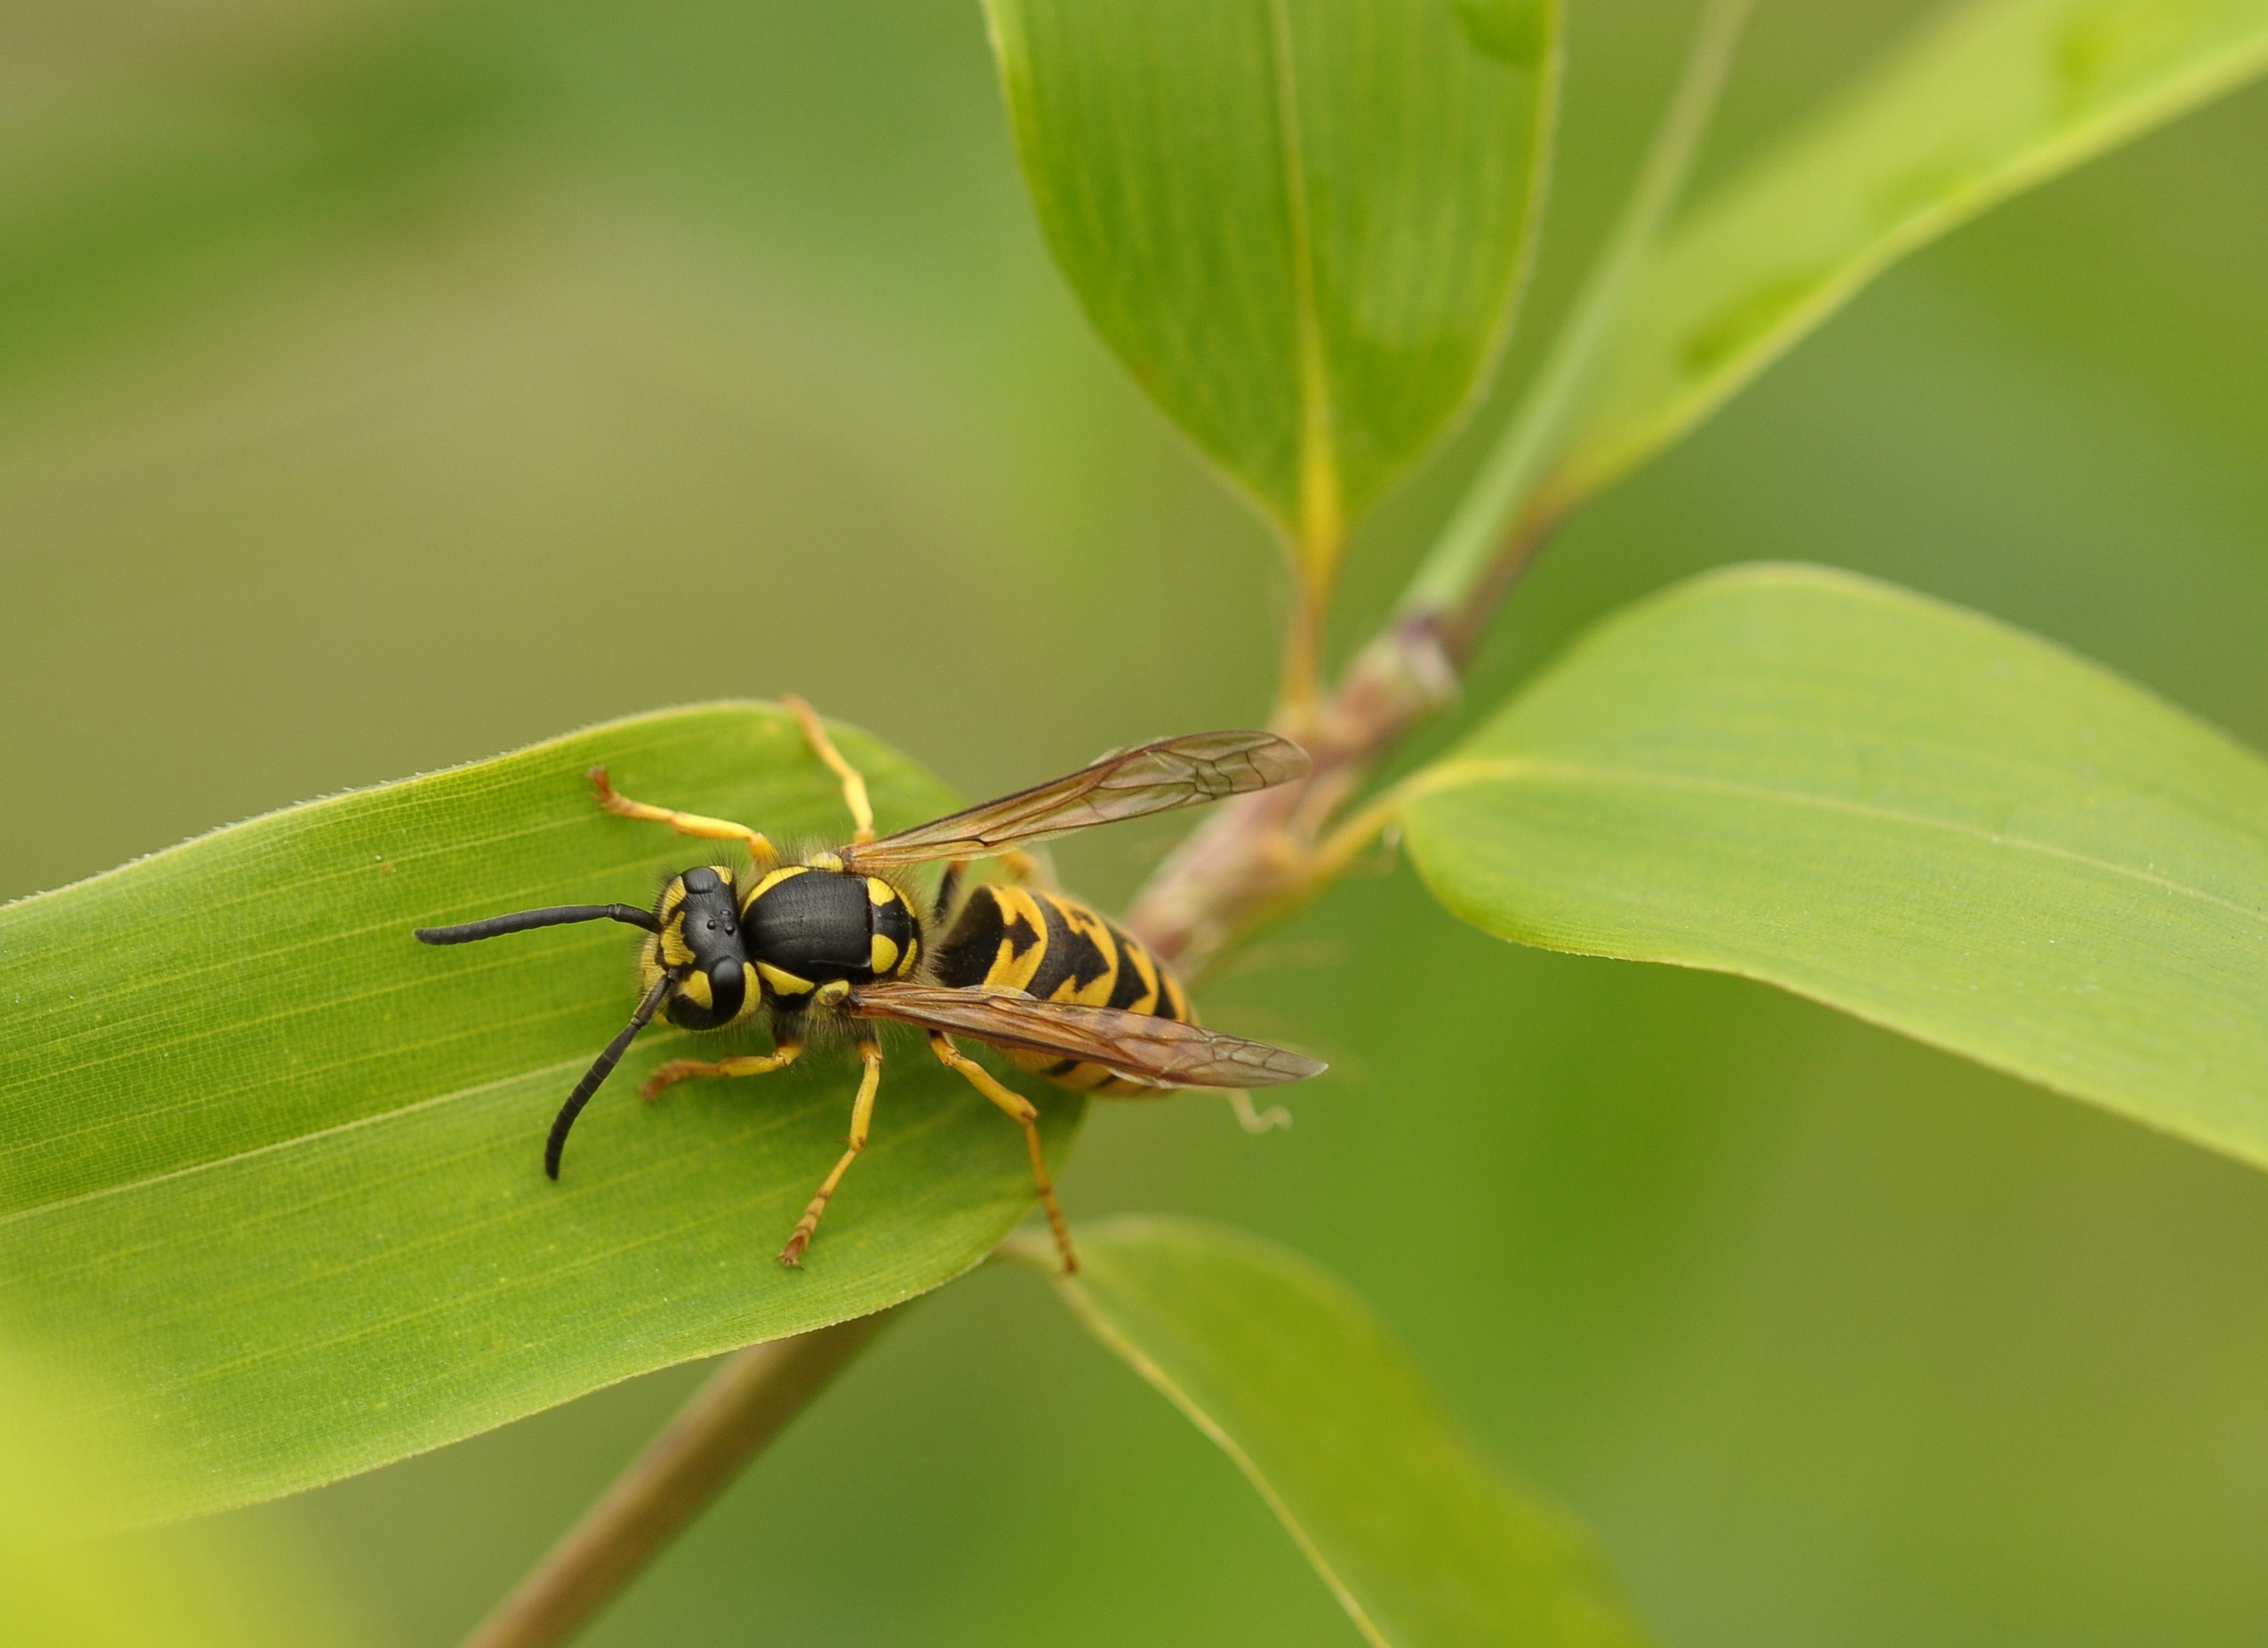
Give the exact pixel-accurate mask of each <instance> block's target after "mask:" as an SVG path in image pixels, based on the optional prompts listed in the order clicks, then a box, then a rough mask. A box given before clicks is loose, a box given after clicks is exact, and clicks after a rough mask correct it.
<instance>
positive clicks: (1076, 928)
mask: <svg viewBox="0 0 2268 1648" xmlns="http://www.w3.org/2000/svg"><path fill="white" fill-rule="evenodd" d="M936 973H937V982H939V983H940V984H944V985H947V986H949V987H952V988H954V989H961V990H967V989H972V988H974V987H976V986H978V985H989V986H990V987H992V988H994V989H996V990H1022V991H1024V992H1025V993H1027V995H1031V996H1035V997H1038V998H1039V999H1040V1000H1042V1001H1055V1002H1073V1003H1077V1004H1079V1005H1081V1006H1086V1007H1116V1008H1117V1009H1119V1010H1120V1011H1121V1012H1138V1013H1147V1014H1150V1015H1151V1016H1152V1017H1154V1018H1159V1019H1177V1020H1179V1021H1180V1022H1182V1023H1183V1024H1193V1023H1195V1022H1196V1019H1195V1017H1194V1015H1192V1014H1191V1012H1190V1011H1189V996H1188V994H1187V993H1186V992H1185V991H1184V990H1182V982H1181V981H1180V980H1179V979H1177V978H1175V976H1174V972H1173V969H1172V968H1171V967H1167V965H1166V964H1165V963H1164V962H1163V961H1160V960H1159V959H1158V958H1157V957H1156V956H1154V955H1152V953H1150V950H1149V947H1148V946H1147V945H1144V944H1143V943H1142V941H1141V940H1140V939H1138V938H1135V937H1134V936H1133V935H1132V934H1130V933H1129V932H1127V931H1125V930H1124V929H1123V928H1121V927H1119V926H1118V925H1117V924H1116V923H1113V922H1110V921H1108V920H1106V919H1105V918H1104V917H1103V916H1100V915H1098V914H1096V912H1094V910H1092V909H1088V908H1087V907H1086V905H1084V904H1082V903H1080V902H1079V901H1078V900H1076V899H1070V898H1065V897H1064V895H1063V894H1060V893H1040V892H1034V891H1032V890H1031V889H1029V888H1026V887H1004V886H1000V885H998V884H997V883H993V884H987V885H985V886H983V887H976V888H975V889H974V890H973V891H971V892H970V894H969V895H968V902H967V903H965V904H963V905H962V906H961V910H960V912H959V914H958V915H957V916H955V917H954V923H953V931H951V932H950V933H948V934H947V935H946V938H945V940H944V942H943V943H942V944H941V945H939V948H938V954H937V968H936ZM1004 1056H1005V1057H1006V1058H1007V1059H1009V1061H1010V1062H1011V1063H1014V1064H1016V1065H1017V1066H1018V1067H1019V1068H1020V1069H1023V1070H1030V1071H1032V1072H1033V1073H1035V1075H1040V1076H1044V1077H1046V1078H1048V1079H1049V1081H1051V1082H1054V1083H1056V1084H1057V1085H1060V1086H1064V1087H1071V1088H1076V1089H1078V1090H1079V1091H1081V1092H1097V1093H1159V1092H1162V1091H1164V1090H1163V1089H1161V1088H1157V1087H1154V1086H1152V1085H1148V1084H1146V1083H1142V1082H1136V1081H1130V1080H1127V1079H1124V1078H1121V1077H1119V1076H1118V1075H1117V1074H1116V1072H1115V1071H1112V1070H1108V1069H1106V1068H1105V1067H1104V1066H1102V1065H1100V1064H1092V1063H1081V1062H1079V1061H1078V1060H1076V1059H1061V1058H1051V1057H1049V1056H1046V1055H1043V1054H1034V1053H1020V1052H1016V1051H1013V1050H1005V1049H1004Z"/></svg>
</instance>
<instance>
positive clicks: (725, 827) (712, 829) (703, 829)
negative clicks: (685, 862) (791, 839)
mask: <svg viewBox="0 0 2268 1648" xmlns="http://www.w3.org/2000/svg"><path fill="white" fill-rule="evenodd" d="M590 778H591V787H592V788H593V790H595V791H598V792H599V805H600V806H602V807H604V808H606V809H607V811H608V812H609V813H613V814H615V816H616V817H617V818H633V819H644V820H646V821H647V822H648V823H651V824H666V825H668V826H669V828H672V829H674V830H675V831H676V832H677V833H678V834H679V835H697V836H699V837H700V838H701V839H702V840H703V841H736V842H746V843H747V849H748V856H749V857H752V858H754V859H755V861H756V864H757V867H758V868H760V869H761V868H762V867H763V866H764V865H766V864H777V862H778V861H779V855H778V854H777V853H776V852H774V851H773V850H772V844H771V842H768V841H766V840H765V839H764V836H763V832H762V830H752V829H750V828H748V827H747V825H745V824H735V823H733V820H730V819H719V818H704V817H703V816H702V815H701V814H700V813H680V812H678V811H677V810H675V809H674V808H673V807H660V806H648V805H647V804H646V803H644V802H643V801H633V800H631V799H630V798H629V797H628V796H626V795H620V794H617V793H616V792H615V787H614V785H613V784H609V783H608V782H607V769H605V768H603V767H593V768H592V769H591V772H590Z"/></svg>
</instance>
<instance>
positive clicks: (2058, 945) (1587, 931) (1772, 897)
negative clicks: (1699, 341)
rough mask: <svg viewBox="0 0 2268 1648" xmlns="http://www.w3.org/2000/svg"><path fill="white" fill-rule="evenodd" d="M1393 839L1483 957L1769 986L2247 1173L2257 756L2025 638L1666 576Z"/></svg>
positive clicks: (1864, 583) (1454, 762) (2257, 1088)
mask: <svg viewBox="0 0 2268 1648" xmlns="http://www.w3.org/2000/svg"><path fill="white" fill-rule="evenodd" d="M1403 813H1404V819H1405V822H1406V827H1407V830H1408V838H1409V842H1410V850H1411V855H1412V857H1414V858H1415V859H1416V861H1417V864H1418V868H1419V870H1420V871H1421V872H1423V873H1424V875H1425V879H1426V882H1427V884H1428V885H1429V886H1431V887H1432V889H1433V890H1434V892H1435V893H1436V894H1438V895H1439V896H1440V899H1441V901H1443V902H1444V903H1445V904H1447V906H1448V907H1449V908H1450V909H1453V910H1454V911H1455V912H1456V913H1457V914H1459V915H1461V916H1463V917H1465V919H1467V920H1468V921H1470V922H1472V923H1475V924H1476V925H1477V926H1480V927H1483V928H1485V929H1487V930H1488V931H1491V932H1493V933H1497V934H1499V935H1500V936H1502V937H1504V938H1514V939H1518V940H1520V941H1521V942H1523V943H1527V944H1535V945H1544V946H1546V947H1549V948H1552V949H1559V950H1573V951H1580V952H1584V953H1592V954H1599V955H1612V956H1623V957H1626V958H1629V959H1631V960H1647V961H1668V962H1674V963H1676V964H1678V965H1680V966H1685V967H1711V968H1715V969H1717V970H1719V971H1722V972H1727V973H1740V974H1745V975H1749V976H1750V977H1753V978H1759V979H1764V980H1768V981H1770V982H1772V983H1775V984H1779V985H1784V986H1785V987H1786V988H1787V989H1789V990H1796V991H1799V992H1800V993H1801V994H1803V995H1807V996H1811V997H1816V998H1817V999H1819V1000H1821V1001H1823V1002H1826V1003H1829V1004H1831V1005H1833V1006H1837V1007H1840V1008H1842V1009H1844V1010H1845V1011H1846V1012H1852V1013H1856V1014H1858V1015H1859V1017H1861V1018H1865V1019H1873V1020H1874V1021H1875V1022H1877V1023H1880V1024H1883V1025H1888V1026H1890V1027H1892V1028H1894V1029H1896V1030H1901V1031H1904V1033H1905V1034H1909V1035H1911V1036H1915V1037H1917V1038H1918V1039H1920V1040H1922V1041H1930V1042H1934V1043H1936V1044H1937V1045H1938V1046H1940V1047H1944V1048H1951V1049H1952V1050H1953V1051H1955V1052H1957V1053H1962V1054H1965V1055H1967V1056H1970V1057H1971V1058H1975V1059H1977V1060H1979V1061H1980V1062H1982V1063H1987V1064H1991V1065H1994V1066H1997V1067H1998V1068H1999V1069H2002V1070H2009V1071H2013V1072H2014V1073H2015V1074H2017V1075H2019V1076H2023V1077H2027V1078H2030V1079H2031V1080H2034V1081H2036V1082H2039V1083H2042V1084H2043V1085H2046V1086H2049V1087H2052V1088H2055V1089H2057V1090H2058V1091H2059V1092H2062V1093H2070V1094H2072V1095H2073V1096H2075V1097H2078V1098H2081V1099H2088V1100H2093V1101H2095V1103H2098V1104H2101V1105H2102V1106H2104V1107H2108V1108H2110V1109H2112V1110H2115V1111H2117V1112H2118V1113H2120V1114H2121V1115H2127V1116H2131V1117H2132V1118H2134V1119H2135V1120H2137V1121H2139V1122H2147V1123H2149V1124H2151V1125H2152V1126H2154V1127H2160V1128H2163V1129H2166V1130H2168V1131H2169V1132H2172V1133H2176V1134H2179V1135H2181V1136H2182V1137H2186V1138H2191V1139H2194V1140H2196V1141H2198V1142H2199V1143H2201V1144H2208V1145H2211V1146H2213V1148H2215V1149H2217V1150H2221V1151H2228V1153H2229V1154H2231V1155H2233V1156H2236V1157H2239V1158H2242V1159H2244V1160H2246V1161H2250V1162H2252V1163H2254V1164H2255V1165H2257V1166H2268V762H2264V761H2262V760H2261V759H2260V757H2259V756H2257V754H2253V753H2252V752H2250V751H2249V750H2247V749H2244V748H2242V747H2240V746H2239V745H2237V744H2235V742H2233V741H2232V740H2230V739H2228V738H2227V737H2225V736H2224V735H2222V734H2221V733H2220V732H2215V731H2214V730H2213V729H2212V728H2211V727H2208V726H2205V725H2200V724H2199V723H2198V722H2197V721H2194V720H2192V719H2191V718H2190V717H2187V716H2185V715H2183V714H2182V713H2181V712H2180V711H2179V710H2175V709H2173V708H2172V707H2170V706H2169V705H2168V704H2166V703H2163V702H2161V700H2159V699H2157V698H2154V697H2153V696H2151V695H2149V694H2148V693H2147V692H2144V691H2142V690H2141V689H2140V688H2137V687H2134V686H2132V684H2130V683H2128V682H2126V681H2121V680H2119V679H2118V678H2117V677H2116V676H2114V675H2112V674H2110V673H2108V672H2107V671H2104V670H2102V669H2100V668H2098V667H2096V666H2094V665H2091V664H2088V663H2087V662H2086V661H2084V660H2083V659H2080V658H2074V657H2073V656H2072V655H2071V654H2070V653H2068V652H2066V651H2063V650H2061V649H2060V648H2058V647H2055V646H2052V645H2051V644H2048V643H2046V642H2043V641H2041V640H2038V639H2036V637H2034V636H2028V635H2025V634H2023V633H2021V632H2020V631H2018V630H2014V629H2009V628H2007V627H2006V626H2005V625H2002V624H1999V623H1996V622H1993V621H1992V620H1991V619H1988V618H1984V617H1980V616H1978V615H1977V614H1973V613H1967V612H1962V611H1961V610H1959V609H1958V608H1955V607H1946V606H1943V605H1940V603H1938V602H1935V601H1932V600H1925V599H1924V598H1922V597H1920V596H1917V595H1912V594H1909V593H1907V592H1904V591H1901V590H1896V589H1893V588H1890V587H1889V586H1887V585H1881V584H1876V583H1873V582H1870V581H1868V580H1867V579H1864V578H1854V577H1852V576H1849V575H1847V574H1843V573H1837V572H1830V571H1827V570H1823V569H1818V568H1807V567H1755V568H1746V569H1740V570H1733V571H1729V572H1724V573H1719V574H1712V575H1711V576H1707V577H1704V578H1696V579H1694V580H1692V581H1690V582H1689V583H1686V584H1683V585H1678V586H1677V587H1676V588H1674V589H1672V590H1670V591H1668V592H1666V593H1664V594H1662V595H1660V596H1657V597H1655V598H1654V599H1653V600H1648V601H1646V602H1644V603H1642V604H1640V605H1639V606H1638V607H1634V608H1632V609H1631V610H1630V611H1628V612H1625V613H1624V614H1621V615H1619V616H1617V617H1616V618H1613V619H1610V620H1609V621H1608V622H1605V623H1604V624H1602V625H1601V626H1600V627H1599V629H1596V630H1594V632H1593V633H1592V634H1591V635H1590V636H1587V638H1586V639H1584V640H1583V641H1581V642H1580V643H1579V644H1577V645H1576V646H1575V647H1574V649H1573V650H1572V651H1571V652H1570V653H1569V654H1568V656H1567V657H1566V658H1564V659H1563V660H1562V661H1561V662H1560V663H1559V664H1558V665H1557V666H1555V667H1554V668H1552V669H1551V670H1550V672H1548V673H1546V674H1545V675H1544V676H1543V678H1542V679H1541V680H1540V681H1537V682H1536V683H1535V685H1534V686H1533V687H1531V688H1528V690H1527V691H1526V692H1525V693H1523V694H1521V695H1520V696H1519V697H1518V698H1516V699H1515V700H1514V701H1513V703H1512V704H1511V705H1510V706H1509V707H1508V708H1506V710H1504V711H1503V713H1502V714H1500V715H1499V717H1497V718H1496V719H1495V720H1494V721H1493V722H1491V724H1490V725H1488V726H1486V727H1485V728H1484V729H1483V730H1482V731H1481V732H1479V733H1478V734H1476V736H1475V737H1474V738H1473V739H1471V741H1470V742H1469V743H1468V744H1467V745H1465V746H1464V747H1462V749H1460V750H1459V751H1457V752H1456V753H1455V754H1454V755H1453V756H1452V757H1451V758H1450V759H1449V760H1447V761H1445V762H1443V763H1442V764H1441V765H1440V766H1439V767H1436V768H1434V769H1431V770H1429V771H1428V772H1425V773H1424V774H1422V775H1420V776H1418V779H1417V780H1416V781H1415V782H1414V784H1412V786H1411V789H1410V799H1409V800H1408V802H1407V804H1406V806H1405V807H1404V809H1403Z"/></svg>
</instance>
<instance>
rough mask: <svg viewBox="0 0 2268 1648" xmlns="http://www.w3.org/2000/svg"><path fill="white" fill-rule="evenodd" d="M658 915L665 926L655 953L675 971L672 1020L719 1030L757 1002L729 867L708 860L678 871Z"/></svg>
mask: <svg viewBox="0 0 2268 1648" xmlns="http://www.w3.org/2000/svg"><path fill="white" fill-rule="evenodd" d="M654 917H655V919H656V920H658V921H659V922H660V923H661V931H660V932H659V934H657V935H656V937H655V938H654V952H653V953H654V958H655V960H657V961H658V962H659V964H660V967H661V968H662V969H663V970H664V971H666V973H667V974H668V975H669V977H670V991H669V997H668V1000H667V1003H666V1012H667V1013H668V1016H669V1020H670V1022H671V1023H672V1024H675V1025H681V1026H683V1027H684V1028H686V1029H688V1030H714V1029H716V1028H717V1027H718V1026H720V1025H726V1024H730V1023H732V1021H733V1019H737V1018H739V1017H740V1014H741V1012H743V1010H744V1009H746V1008H747V1007H749V1006H751V1005H753V1004H755V997H756V990H755V982H754V980H753V979H752V978H751V977H750V974H749V968H748V962H747V952H746V951H745V949H744V948H743V947H742V945H741V942H740V910H739V909H738V907H737V906H736V905H735V904H734V902H733V872H731V871H730V870H727V869H724V868H722V867H721V866H718V867H712V866H711V865H708V864H703V865H700V866H698V867H697V868H695V869H691V870H688V871H687V872H685V873H684V874H683V875H681V876H678V877H675V878H674V879H672V880H671V882H670V884H669V885H668V886H667V887H664V888H663V889H662V892H661V901H660V903H659V904H658V905H656V906H655V907H654Z"/></svg>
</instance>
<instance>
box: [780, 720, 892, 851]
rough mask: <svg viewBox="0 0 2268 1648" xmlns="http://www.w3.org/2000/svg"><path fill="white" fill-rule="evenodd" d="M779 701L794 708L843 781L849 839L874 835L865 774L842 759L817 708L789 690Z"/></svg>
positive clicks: (806, 733) (814, 746) (805, 730)
mask: <svg viewBox="0 0 2268 1648" xmlns="http://www.w3.org/2000/svg"><path fill="white" fill-rule="evenodd" d="M780 702H781V703H784V704H785V705H786V706H787V707H788V708H789V709H790V710H793V711H795V718H796V719H797V720H799V721H800V722H802V723H803V735H804V737H806V739H810V740H811V747H812V749H813V750H814V752H815V753H816V754H818V756H819V759H820V760H821V761H825V762H826V763H827V765H828V769H829V770H831V771H832V772H833V773H834V774H835V776H836V777H837V778H840V779H841V780H842V781H843V806H847V807H849V808H850V809H851V825H852V826H853V828H852V831H851V841H852V842H870V841H872V840H873V839H874V808H873V803H872V802H870V801H868V800H867V799H866V779H865V775H864V774H862V773H860V772H859V770H858V769H857V768H856V767H853V766H852V765H851V763H850V762H849V761H844V760H843V752H842V751H841V750H839V749H836V747H835V740H834V739H831V738H829V737H828V736H827V728H826V726H825V725H824V724H823V723H821V720H820V718H819V711H818V710H814V709H813V708H812V707H811V706H810V705H809V704H807V703H804V701H803V700H802V699H800V698H798V697H796V696H795V695H793V694H790V695H788V696H787V697H785V698H783V699H781V700H780Z"/></svg>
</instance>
